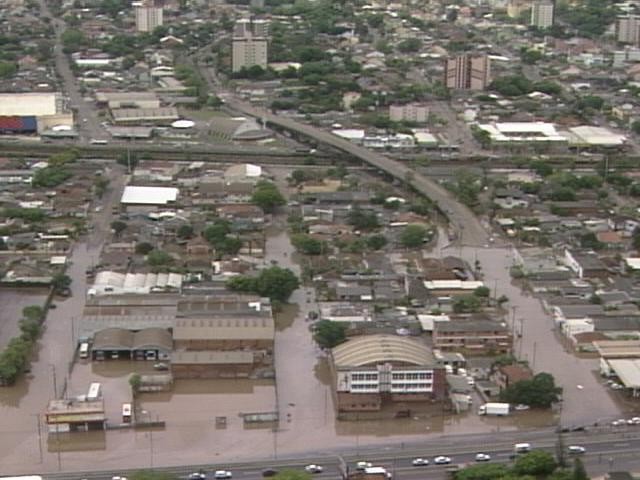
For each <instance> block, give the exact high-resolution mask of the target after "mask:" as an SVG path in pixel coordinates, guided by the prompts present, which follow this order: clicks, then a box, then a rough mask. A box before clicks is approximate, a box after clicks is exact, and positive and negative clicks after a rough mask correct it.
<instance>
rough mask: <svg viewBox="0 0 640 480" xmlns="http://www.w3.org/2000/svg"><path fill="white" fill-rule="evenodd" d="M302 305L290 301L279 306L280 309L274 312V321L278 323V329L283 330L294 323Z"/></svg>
mask: <svg viewBox="0 0 640 480" xmlns="http://www.w3.org/2000/svg"><path fill="white" fill-rule="evenodd" d="M299 311H300V307H299V306H298V305H297V304H294V303H288V304H286V305H282V306H281V307H279V308H278V311H277V312H275V313H274V322H275V325H276V331H278V332H281V331H282V330H285V329H287V328H289V327H290V326H291V325H293V322H294V321H295V319H296V317H297V316H298V312H299Z"/></svg>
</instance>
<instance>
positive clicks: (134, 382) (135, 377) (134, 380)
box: [129, 373, 142, 397]
mask: <svg viewBox="0 0 640 480" xmlns="http://www.w3.org/2000/svg"><path fill="white" fill-rule="evenodd" d="M129 386H130V387H131V393H133V396H134V397H135V396H136V394H137V393H138V392H139V391H140V387H141V386H142V378H141V377H140V374H138V373H132V374H131V376H130V377H129Z"/></svg>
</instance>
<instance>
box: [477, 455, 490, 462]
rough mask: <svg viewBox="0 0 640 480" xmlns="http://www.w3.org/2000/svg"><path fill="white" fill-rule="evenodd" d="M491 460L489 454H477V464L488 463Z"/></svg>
mask: <svg viewBox="0 0 640 480" xmlns="http://www.w3.org/2000/svg"><path fill="white" fill-rule="evenodd" d="M489 460H491V455H489V454H488V453H477V454H476V462H488V461H489Z"/></svg>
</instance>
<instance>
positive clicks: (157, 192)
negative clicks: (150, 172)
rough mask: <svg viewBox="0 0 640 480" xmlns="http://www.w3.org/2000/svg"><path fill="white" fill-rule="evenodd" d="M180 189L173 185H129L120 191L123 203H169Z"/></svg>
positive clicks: (174, 200) (173, 200) (172, 202)
mask: <svg viewBox="0 0 640 480" xmlns="http://www.w3.org/2000/svg"><path fill="white" fill-rule="evenodd" d="M179 193H180V191H179V190H178V189H177V188H174V187H137V186H132V185H129V186H127V187H125V189H124V192H123V193H122V198H121V199H120V203H121V204H123V205H171V204H175V202H176V200H177V198H178V194H179Z"/></svg>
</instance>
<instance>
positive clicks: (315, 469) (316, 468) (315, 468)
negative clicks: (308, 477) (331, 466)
mask: <svg viewBox="0 0 640 480" xmlns="http://www.w3.org/2000/svg"><path fill="white" fill-rule="evenodd" d="M323 470H324V469H323V468H322V467H321V466H320V465H314V464H313V463H312V464H311V465H307V466H306V467H304V471H305V472H307V473H322V471H323Z"/></svg>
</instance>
